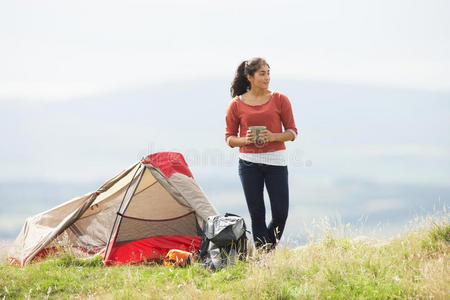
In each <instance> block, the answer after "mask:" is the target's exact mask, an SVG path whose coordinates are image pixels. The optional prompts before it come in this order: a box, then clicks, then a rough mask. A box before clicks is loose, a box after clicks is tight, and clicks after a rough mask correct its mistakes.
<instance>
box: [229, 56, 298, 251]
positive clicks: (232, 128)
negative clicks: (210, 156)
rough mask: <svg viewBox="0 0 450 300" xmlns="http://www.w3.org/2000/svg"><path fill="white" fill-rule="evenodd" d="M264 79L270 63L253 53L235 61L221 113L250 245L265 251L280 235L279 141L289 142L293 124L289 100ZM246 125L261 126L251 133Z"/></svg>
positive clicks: (283, 164) (284, 179)
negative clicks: (234, 157)
mask: <svg viewBox="0 0 450 300" xmlns="http://www.w3.org/2000/svg"><path fill="white" fill-rule="evenodd" d="M269 82H270V67H269V65H268V64H267V62H266V61H265V60H264V59H262V58H259V57H257V58H253V59H251V60H248V61H243V62H242V63H241V64H240V65H239V67H238V68H237V71H236V76H235V78H234V80H233V82H232V85H231V89H230V91H231V96H232V97H233V100H232V101H231V102H230V104H229V106H228V109H227V113H226V118H225V120H226V133H225V140H226V142H227V144H228V145H229V146H230V147H232V148H233V147H239V176H240V178H241V183H242V187H243V189H244V194H245V199H246V201H247V206H248V210H249V213H250V217H251V221H252V231H253V240H254V242H255V245H256V247H258V248H259V247H261V246H265V247H267V248H268V249H271V248H273V247H274V246H275V245H276V244H277V242H278V241H279V240H280V238H281V235H282V234H283V230H284V226H285V224H286V219H287V216H288V210H289V188H288V170H287V159H286V153H285V152H286V150H285V149H286V147H285V145H284V142H286V141H293V140H295V138H296V137H297V128H296V127H295V122H294V117H293V114H292V108H291V104H290V102H289V99H288V98H287V97H286V96H285V95H283V94H282V93H279V92H272V91H271V90H269ZM250 126H265V127H266V129H265V130H262V131H261V132H260V133H259V134H258V136H257V137H256V136H255V134H254V133H252V131H251V130H250V129H249V127H250ZM282 126H283V127H284V131H283V130H282ZM238 133H239V135H238ZM264 184H265V185H266V188H267V192H268V194H269V198H270V207H271V211H272V221H271V222H270V223H269V226H267V225H266V210H265V206H264V196H263V195H264Z"/></svg>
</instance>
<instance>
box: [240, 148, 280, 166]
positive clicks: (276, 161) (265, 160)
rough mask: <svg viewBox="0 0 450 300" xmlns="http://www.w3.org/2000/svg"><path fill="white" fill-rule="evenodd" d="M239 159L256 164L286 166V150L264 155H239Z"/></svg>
mask: <svg viewBox="0 0 450 300" xmlns="http://www.w3.org/2000/svg"><path fill="white" fill-rule="evenodd" d="M239 158H240V159H242V160H245V161H249V162H252V163H257V164H266V165H272V166H287V159H286V150H278V151H273V152H265V153H241V152H240V153H239Z"/></svg>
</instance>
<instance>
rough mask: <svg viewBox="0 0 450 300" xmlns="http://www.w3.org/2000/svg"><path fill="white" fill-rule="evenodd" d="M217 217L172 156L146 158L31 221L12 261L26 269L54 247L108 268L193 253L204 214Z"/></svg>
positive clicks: (180, 159) (177, 157) (161, 154)
mask: <svg viewBox="0 0 450 300" xmlns="http://www.w3.org/2000/svg"><path fill="white" fill-rule="evenodd" d="M217 214H218V212H217V210H216V209H215V208H214V206H213V205H212V204H211V203H210V202H209V200H208V199H207V197H206V195H205V194H204V192H203V191H202V189H201V188H200V186H199V185H198V184H197V182H196V181H195V179H194V177H193V176H192V174H191V172H190V170H189V167H188V165H187V164H186V162H185V160H184V158H183V156H182V155H181V154H180V153H175V152H159V153H154V154H151V155H148V156H147V157H145V158H143V159H142V160H141V161H140V162H138V163H136V164H135V165H133V166H131V167H130V168H128V169H126V170H123V171H122V172H120V173H119V174H117V175H116V176H115V177H113V178H111V179H110V180H108V181H106V182H105V183H104V184H103V185H102V186H101V187H100V188H98V189H97V191H95V192H92V193H89V194H86V195H83V196H80V197H77V198H74V199H72V200H70V201H68V202H66V203H64V204H61V205H59V206H57V207H55V208H53V209H50V210H48V211H45V212H43V213H40V214H38V215H35V216H32V217H29V218H28V219H27V220H26V221H25V224H24V226H23V228H22V231H21V232H20V233H19V235H18V237H17V239H16V240H15V242H14V245H13V247H12V252H11V258H12V259H13V260H14V261H15V262H16V263H18V264H19V265H21V266H23V265H25V264H28V263H30V262H31V261H33V260H34V259H36V258H38V257H43V256H45V255H46V254H48V253H49V252H52V251H55V249H59V247H70V249H73V250H77V251H81V252H83V253H85V254H87V255H91V254H92V255H93V254H96V253H102V255H103V261H104V263H105V264H106V265H111V264H126V263H141V262H145V261H149V260H154V259H160V258H162V257H164V256H165V255H166V253H167V252H168V251H169V250H170V249H180V250H186V251H192V250H194V249H198V248H199V246H200V239H201V238H200V233H201V231H202V229H203V226H204V223H205V221H206V220H207V218H208V217H209V216H213V215H217Z"/></svg>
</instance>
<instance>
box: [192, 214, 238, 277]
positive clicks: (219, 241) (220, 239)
mask: <svg viewBox="0 0 450 300" xmlns="http://www.w3.org/2000/svg"><path fill="white" fill-rule="evenodd" d="M246 232H247V228H246V226H245V221H244V219H243V218H242V217H240V216H237V215H233V214H229V213H226V214H225V216H212V217H208V220H207V221H206V223H205V227H204V230H203V234H202V241H201V244H200V250H199V257H200V259H201V261H202V263H203V264H204V265H205V266H207V267H209V268H211V269H212V270H219V269H222V268H224V267H226V266H228V265H233V264H234V263H235V261H236V260H238V259H239V260H245V259H246V257H247V234H246Z"/></svg>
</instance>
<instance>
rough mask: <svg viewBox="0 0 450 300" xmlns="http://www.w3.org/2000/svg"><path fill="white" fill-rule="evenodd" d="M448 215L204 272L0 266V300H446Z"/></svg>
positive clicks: (90, 263)
mask: <svg viewBox="0 0 450 300" xmlns="http://www.w3.org/2000/svg"><path fill="white" fill-rule="evenodd" d="M449 250H450V224H449V217H448V215H445V216H444V217H442V216H441V217H440V218H427V219H426V222H421V224H420V225H417V226H415V227H414V228H411V229H410V230H409V231H408V232H407V233H405V234H404V235H403V236H401V237H397V238H393V239H390V240H385V241H379V240H372V239H369V238H351V237H346V236H345V235H344V236H342V234H338V233H337V231H336V230H333V229H330V228H325V229H324V230H323V232H322V234H321V237H320V239H318V240H315V241H311V242H310V243H309V244H307V245H305V246H302V247H298V248H295V249H294V248H287V247H280V248H278V249H277V250H276V251H273V252H270V253H256V252H254V253H252V254H251V255H250V256H249V258H248V261H247V262H240V263H238V264H237V265H234V266H232V267H228V268H227V269H224V270H221V271H217V272H212V271H209V270H207V269H205V268H204V267H202V266H200V265H193V266H191V267H188V268H172V267H163V266H160V265H141V266H116V267H104V266H103V263H102V261H101V258H100V257H94V258H90V259H82V258H77V257H74V256H71V255H70V254H60V255H57V256H54V257H50V258H48V259H45V260H42V261H40V262H36V263H33V264H32V265H29V266H26V267H24V268H18V267H15V266H10V265H8V264H6V258H2V259H3V262H4V264H2V265H0V299H2V298H3V299H16V298H19V299H27V298H30V299H36V298H37V299H44V298H50V299H76V298H94V299H143V298H144V299H145V298H147V299H448V298H449V295H450V272H449V268H448V267H449V265H448V259H449Z"/></svg>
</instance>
